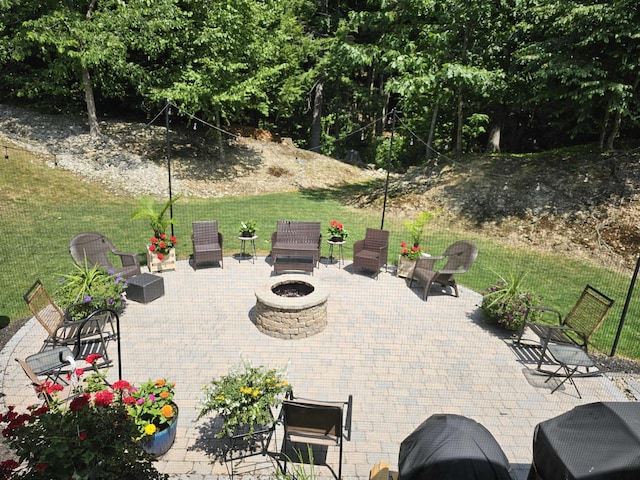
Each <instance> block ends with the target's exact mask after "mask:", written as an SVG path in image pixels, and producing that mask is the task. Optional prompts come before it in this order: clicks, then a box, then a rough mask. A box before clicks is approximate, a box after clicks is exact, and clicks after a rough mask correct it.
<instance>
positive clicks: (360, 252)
mask: <svg viewBox="0 0 640 480" xmlns="http://www.w3.org/2000/svg"><path fill="white" fill-rule="evenodd" d="M388 252H389V232H388V231H387V230H379V229H376V228H367V231H366V234H365V238H364V239H363V240H358V241H356V242H355V243H354V244H353V270H354V271H355V269H356V268H362V269H364V270H370V271H372V272H375V277H376V279H377V278H378V273H380V268H382V266H383V265H384V267H385V271H386V268H387V254H388Z"/></svg>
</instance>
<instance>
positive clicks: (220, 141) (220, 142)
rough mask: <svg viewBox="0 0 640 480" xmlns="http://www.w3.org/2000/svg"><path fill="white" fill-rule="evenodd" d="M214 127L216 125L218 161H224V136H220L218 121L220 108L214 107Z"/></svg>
mask: <svg viewBox="0 0 640 480" xmlns="http://www.w3.org/2000/svg"><path fill="white" fill-rule="evenodd" d="M215 115H216V127H218V130H217V133H218V151H219V152H220V153H219V155H220V163H224V160H225V155H224V138H223V136H222V125H221V122H220V109H219V108H216V113H215Z"/></svg>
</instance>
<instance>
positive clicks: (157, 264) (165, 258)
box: [131, 195, 180, 272]
mask: <svg viewBox="0 0 640 480" xmlns="http://www.w3.org/2000/svg"><path fill="white" fill-rule="evenodd" d="M179 199H180V196H179V195H178V196H175V197H173V198H171V199H169V200H167V201H166V202H165V203H164V204H163V205H162V206H161V207H160V208H158V207H157V205H156V202H155V200H154V199H153V198H151V197H141V198H139V199H138V208H137V209H136V210H135V211H134V212H133V214H132V215H131V220H137V219H145V220H148V221H149V226H150V227H151V229H152V230H153V236H152V237H151V238H150V243H149V244H148V245H147V266H148V267H149V271H150V272H162V271H165V270H175V269H176V252H175V245H176V244H177V243H178V241H177V240H176V237H175V236H173V235H172V236H168V235H167V233H166V230H167V228H169V226H171V225H174V224H175V219H174V218H173V217H171V218H165V215H166V213H167V211H170V209H171V207H172V206H173V205H174V204H175V203H176V202H177V201H178V200H179Z"/></svg>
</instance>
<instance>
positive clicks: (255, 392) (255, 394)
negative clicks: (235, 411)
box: [253, 388, 260, 397]
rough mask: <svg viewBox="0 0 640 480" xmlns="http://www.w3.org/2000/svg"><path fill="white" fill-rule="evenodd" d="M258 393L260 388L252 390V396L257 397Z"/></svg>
mask: <svg viewBox="0 0 640 480" xmlns="http://www.w3.org/2000/svg"><path fill="white" fill-rule="evenodd" d="M258 395H260V390H258V389H257V388H256V389H255V390H254V391H253V396H254V397H257V396H258Z"/></svg>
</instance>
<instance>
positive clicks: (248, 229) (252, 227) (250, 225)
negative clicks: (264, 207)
mask: <svg viewBox="0 0 640 480" xmlns="http://www.w3.org/2000/svg"><path fill="white" fill-rule="evenodd" d="M257 231H258V227H256V222H255V220H253V219H251V220H247V221H246V222H240V231H239V232H238V234H239V235H240V236H242V237H253V236H254V235H255V234H256V232H257Z"/></svg>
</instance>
